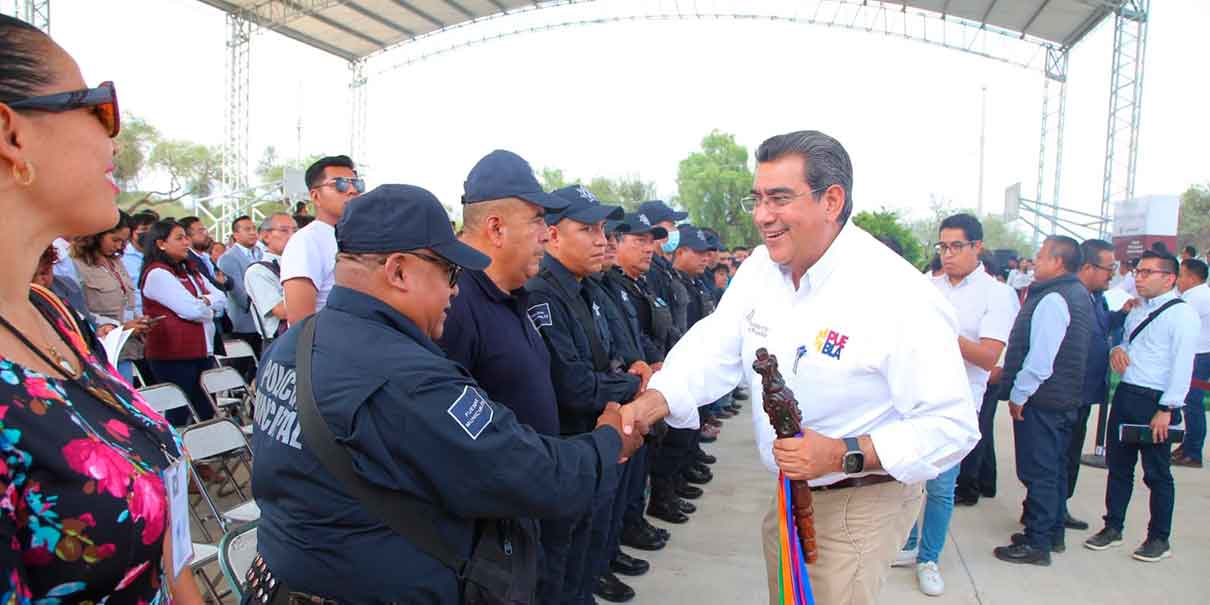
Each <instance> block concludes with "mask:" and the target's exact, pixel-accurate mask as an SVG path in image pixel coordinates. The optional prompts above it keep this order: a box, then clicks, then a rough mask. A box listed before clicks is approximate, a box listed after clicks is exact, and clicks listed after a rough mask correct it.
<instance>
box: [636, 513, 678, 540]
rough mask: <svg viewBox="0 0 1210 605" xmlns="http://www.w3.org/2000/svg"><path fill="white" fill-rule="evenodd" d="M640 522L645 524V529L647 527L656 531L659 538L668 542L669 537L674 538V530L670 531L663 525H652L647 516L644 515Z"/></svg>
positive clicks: (648, 529)
mask: <svg viewBox="0 0 1210 605" xmlns="http://www.w3.org/2000/svg"><path fill="white" fill-rule="evenodd" d="M639 522H640V523H642V524H643V528H644V529H646V530H647V531H649V532H652V533H654V534H655V535H656V537H657V538H659V539H661V540H663V541H665V542H667V541H668V540H669V539H671V538H672V532H670V531H668V530H666V529H664V528H662V527H656V526H654V525H652V524H651V522H650V521H648V520H647V517H643V518H642V519H640V521H639Z"/></svg>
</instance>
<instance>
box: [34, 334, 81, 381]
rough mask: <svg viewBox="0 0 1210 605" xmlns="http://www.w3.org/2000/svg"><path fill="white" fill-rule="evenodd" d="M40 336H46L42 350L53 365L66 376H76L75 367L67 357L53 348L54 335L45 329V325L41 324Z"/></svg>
mask: <svg viewBox="0 0 1210 605" xmlns="http://www.w3.org/2000/svg"><path fill="white" fill-rule="evenodd" d="M42 334H43V335H44V336H46V347H45V348H44V350H45V352H46V353H47V355H48V356H49V357H50V359H51V361H53V362H54V363H55V365H57V366H59V368H60V369H62V370H63V371H64V372H67V375H68V376H77V375H78V373H77V372H76V366H75V364H73V363H72V362H71V361H70V360H68V359H67V357H65V356H63V355H62V354H60V353H59V349H57V348H55V337H54V334H53V333H52V332H51V331H50V330H48V329H47V327H46V324H45V323H43V324H42Z"/></svg>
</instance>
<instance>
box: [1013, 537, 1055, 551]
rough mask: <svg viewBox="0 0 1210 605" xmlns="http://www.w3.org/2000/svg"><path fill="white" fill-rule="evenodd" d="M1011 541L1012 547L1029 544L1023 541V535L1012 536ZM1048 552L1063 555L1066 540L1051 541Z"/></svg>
mask: <svg viewBox="0 0 1210 605" xmlns="http://www.w3.org/2000/svg"><path fill="white" fill-rule="evenodd" d="M1011 539H1012V543H1013V544H1014V545H1015V544H1029V541H1027V540H1026V539H1025V534H1013V535H1012V537H1011ZM1050 552H1053V553H1056V554H1063V553H1065V552H1067V540H1064V539H1063V538H1058V539H1052V540H1051V542H1050Z"/></svg>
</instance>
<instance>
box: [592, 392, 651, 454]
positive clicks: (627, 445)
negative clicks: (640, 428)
mask: <svg viewBox="0 0 1210 605" xmlns="http://www.w3.org/2000/svg"><path fill="white" fill-rule="evenodd" d="M603 426H608V427H609V428H611V429H613V430H615V431H617V432H618V437H621V438H622V452H621V454H619V457H618V464H622V463H623V462H626V461H627V460H630V457H631V456H633V455H634V453H635V452H636V451H638V449H639V448H640V447H642V446H643V436H642V435H641V434H638V433H632V434H629V435H627V434H626V433H625V432H623V431H622V406H620V405H618V404H617V402H614V401H610V402H609V403H607V404H605V411H603V412H601V415H600V417H598V418H597V428H601V427H603Z"/></svg>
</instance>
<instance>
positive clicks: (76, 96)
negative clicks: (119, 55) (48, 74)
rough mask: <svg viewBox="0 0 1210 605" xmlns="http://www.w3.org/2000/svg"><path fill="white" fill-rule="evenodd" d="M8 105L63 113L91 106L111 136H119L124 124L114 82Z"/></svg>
mask: <svg viewBox="0 0 1210 605" xmlns="http://www.w3.org/2000/svg"><path fill="white" fill-rule="evenodd" d="M7 105H8V106H9V107H11V108H13V109H17V110H25V111H48V112H51V113H61V112H64V111H73V110H76V109H83V108H85V107H88V108H91V109H92V111H93V113H95V114H96V115H97V119H98V120H100V121H101V124H102V125H103V126H105V129H106V130H107V131H108V132H109V137H110V138H113V137H116V136H118V131H119V130H121V128H122V124H121V120H120V117H119V114H118V91H117V90H116V89H115V88H114V86H113V82H101V85H100V86H98V87H96V88H85V89H82V90H73V91H71V92H61V93H57V94H53V95H45V96H41V97H28V98H25V99H18V100H16V101H13V102H12V103H7Z"/></svg>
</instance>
